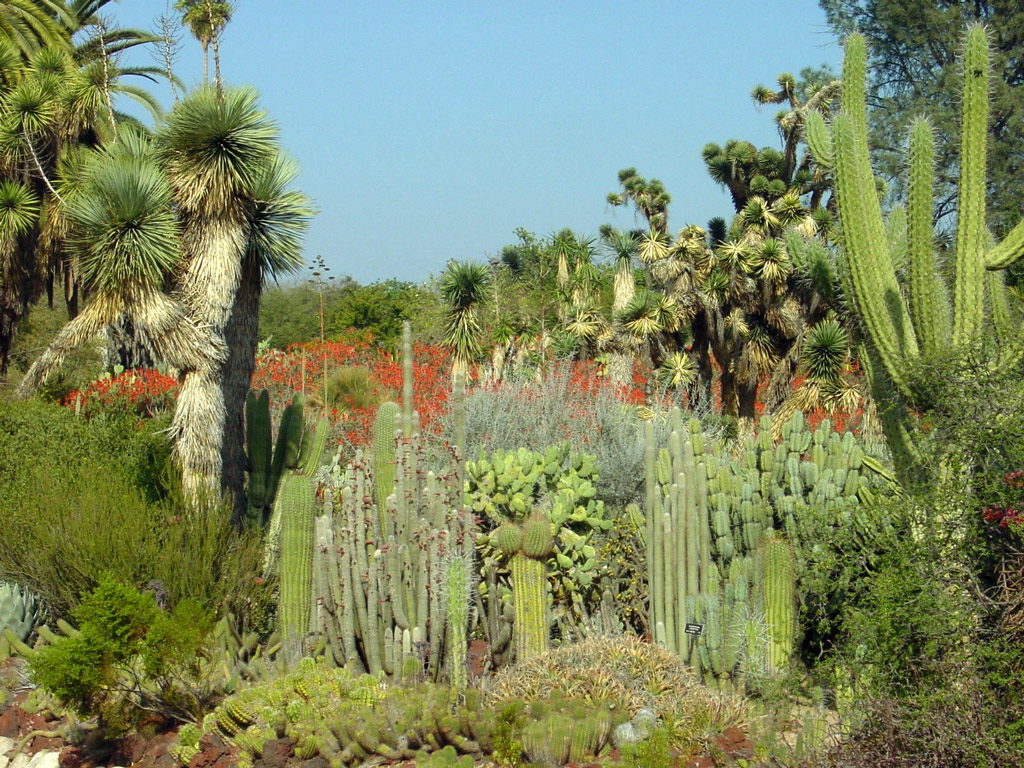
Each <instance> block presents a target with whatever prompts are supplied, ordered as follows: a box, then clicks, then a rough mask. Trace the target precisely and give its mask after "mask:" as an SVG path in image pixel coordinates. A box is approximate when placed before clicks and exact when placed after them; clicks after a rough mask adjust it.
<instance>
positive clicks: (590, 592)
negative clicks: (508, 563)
mask: <svg viewBox="0 0 1024 768" xmlns="http://www.w3.org/2000/svg"><path fill="white" fill-rule="evenodd" d="M598 479H599V477H598V473H597V467H596V465H595V459H594V457H593V456H590V455H588V454H576V455H571V454H570V449H569V445H568V443H563V444H561V445H557V446H552V447H550V448H548V449H547V450H545V451H544V452H539V451H531V450H529V449H527V448H520V449H518V450H517V451H495V452H494V453H493V454H491V455H490V456H486V455H482V456H481V457H480V459H479V460H478V461H469V462H466V486H465V487H466V503H467V504H468V505H469V506H470V507H471V508H472V509H473V511H474V512H476V513H477V514H478V515H480V516H482V517H483V518H484V519H485V520H489V521H490V523H491V527H492V528H495V527H496V530H497V531H498V535H497V536H492V537H490V539H489V540H488V539H485V540H484V541H483V551H482V552H481V556H482V558H481V559H482V563H483V565H484V566H485V567H486V566H487V564H488V561H489V560H491V559H493V558H494V557H495V556H496V555H497V554H498V553H499V552H504V553H506V554H507V555H512V554H514V553H515V552H516V551H518V550H519V549H520V547H521V546H524V547H529V544H524V543H521V542H517V541H514V539H515V536H516V534H514V533H513V532H511V531H510V530H508V529H507V528H505V526H504V524H505V523H507V522H512V523H516V524H521V523H523V522H524V521H526V520H527V519H528V518H529V517H530V516H531V515H534V514H535V513H536V514H541V515H543V516H544V517H546V518H547V520H548V521H549V522H550V524H551V526H550V527H551V532H552V534H553V536H554V540H553V541H552V547H550V554H549V555H548V556H547V562H546V565H547V569H548V574H549V577H550V588H551V593H552V598H553V601H554V608H555V612H556V616H555V617H554V618H557V616H558V615H563V614H565V615H572V612H573V611H574V608H575V606H576V605H578V604H580V603H581V602H583V601H584V600H585V599H587V598H593V599H594V601H595V602H596V600H597V599H598V597H599V593H598V592H596V587H595V584H594V577H595V574H596V573H597V569H596V567H595V566H596V565H597V552H596V549H595V547H594V546H593V544H592V539H593V536H594V534H595V533H596V532H597V531H607V530H608V529H610V528H611V526H612V521H611V519H610V518H606V517H605V509H604V503H603V502H602V501H600V500H599V499H598V498H597V482H598ZM485 527H486V526H485ZM503 528H505V530H503ZM524 532H525V529H524ZM544 548H545V549H549V548H548V547H547V544H545V545H544ZM527 554H529V552H527ZM485 589H486V587H485Z"/></svg>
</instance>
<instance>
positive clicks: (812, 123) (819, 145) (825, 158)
mask: <svg viewBox="0 0 1024 768" xmlns="http://www.w3.org/2000/svg"><path fill="white" fill-rule="evenodd" d="M804 136H805V137H806V139H807V148H808V149H810V150H811V154H812V155H813V156H814V160H815V162H816V163H817V164H818V165H820V166H821V167H822V168H825V169H828V170H831V169H832V168H833V166H834V165H835V153H834V151H833V149H832V134H831V133H830V132H829V129H828V125H826V124H825V116H824V115H822V114H821V112H818V111H817V110H813V111H811V112H808V113H807V118H806V121H805V123H804Z"/></svg>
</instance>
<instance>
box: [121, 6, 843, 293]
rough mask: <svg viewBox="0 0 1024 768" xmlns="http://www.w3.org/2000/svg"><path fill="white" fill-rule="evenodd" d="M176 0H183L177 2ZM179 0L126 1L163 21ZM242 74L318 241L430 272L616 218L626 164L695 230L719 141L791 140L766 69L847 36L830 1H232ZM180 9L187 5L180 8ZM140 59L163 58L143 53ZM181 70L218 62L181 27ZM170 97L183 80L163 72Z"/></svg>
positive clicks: (196, 70) (710, 201) (227, 38)
mask: <svg viewBox="0 0 1024 768" xmlns="http://www.w3.org/2000/svg"><path fill="white" fill-rule="evenodd" d="M171 5H172V6H173V2H172V3H171ZM165 6H166V3H165V0H121V1H120V2H119V3H117V4H114V3H112V4H110V5H109V6H108V9H110V10H111V13H112V15H113V16H114V18H115V19H116V22H117V24H118V25H119V26H127V27H142V28H151V27H152V26H153V22H154V19H155V18H156V17H157V16H159V15H160V14H161V13H163V12H164V11H165ZM235 6H236V7H235V13H234V18H233V19H232V21H231V23H230V24H229V25H228V27H227V29H226V31H225V34H224V38H223V42H222V45H221V58H222V69H223V72H224V77H225V79H226V80H227V81H228V82H229V83H233V84H251V85H254V86H255V87H256V88H257V89H258V90H259V91H260V93H261V94H262V104H263V106H264V107H265V108H266V109H267V110H268V111H269V112H270V113H271V115H272V116H273V117H274V118H275V119H276V120H277V122H278V123H279V125H280V127H281V133H282V141H283V144H284V146H285V147H286V148H287V149H288V151H289V152H290V153H291V154H293V155H294V156H295V157H296V158H297V159H298V161H299V163H300V165H301V167H302V175H301V177H300V180H299V186H300V187H301V188H302V189H303V191H304V192H306V194H308V195H309V196H310V197H311V198H313V200H314V201H315V203H316V205H317V207H318V209H319V211H320V213H319V214H318V215H317V217H316V218H315V220H314V221H313V223H312V226H311V228H310V232H309V235H308V237H307V240H306V251H305V253H306V258H307V261H312V260H313V259H314V258H315V257H316V256H317V255H322V256H323V257H324V259H325V260H326V262H327V264H328V266H329V267H330V268H331V270H332V274H334V275H338V276H340V275H350V276H351V277H353V278H354V279H356V280H358V281H359V282H361V283H367V282H372V281H374V280H384V279H388V278H392V277H394V278H398V279H401V280H410V281H415V282H419V281H422V280H425V279H426V278H427V277H428V276H429V275H431V274H435V275H436V274H438V273H440V272H441V271H442V270H443V269H444V265H445V263H446V262H447V261H448V260H449V259H459V260H478V261H482V260H486V259H487V258H489V257H491V256H493V255H495V254H496V253H499V252H500V250H501V248H502V246H504V245H506V244H508V243H511V242H514V240H515V236H514V234H513V230H515V229H516V228H517V227H525V228H526V229H527V230H530V231H533V232H535V233H537V234H538V235H543V234H547V233H550V232H554V231H557V230H559V229H561V228H563V227H570V228H572V229H574V230H576V231H578V232H582V233H589V234H595V233H596V231H597V228H598V227H599V226H600V225H601V224H602V223H605V222H610V223H612V224H614V225H616V226H620V227H629V226H634V218H633V214H632V212H630V211H627V209H625V208H619V209H612V208H610V207H609V206H608V205H607V204H606V202H605V198H606V196H607V195H608V193H609V192H613V191H616V190H617V173H618V171H619V170H620V169H621V168H625V167H630V166H632V167H636V168H637V170H638V171H639V172H640V173H641V174H642V175H644V176H646V177H648V178H651V177H654V178H659V179H661V180H662V181H663V182H664V183H665V186H666V188H667V189H668V191H669V192H670V193H671V195H672V205H671V206H670V209H669V210H670V219H669V223H670V226H671V228H673V229H679V228H681V227H683V226H684V225H686V224H689V223H696V224H704V223H706V221H707V220H708V219H709V218H710V217H712V216H716V215H722V216H727V215H729V214H730V212H731V206H730V203H729V200H728V197H727V195H726V193H725V192H724V191H722V190H721V189H720V188H719V187H717V186H716V185H715V184H714V183H712V182H711V181H710V180H709V179H708V177H707V174H706V172H705V170H704V166H703V162H702V161H701V157H700V150H701V148H702V147H703V146H704V144H706V143H707V142H709V141H716V142H719V143H724V142H725V141H726V140H728V139H730V138H737V139H746V140H749V141H752V142H754V143H755V144H757V145H758V146H763V145H769V144H770V145H773V146H778V145H779V139H778V135H777V133H776V131H775V127H774V124H773V123H772V115H773V114H774V112H775V108H774V107H769V108H764V109H762V110H761V111H760V112H759V111H758V109H757V108H755V107H754V105H753V103H752V102H751V100H750V90H751V88H752V87H753V86H754V85H756V84H757V83H760V82H763V83H765V84H767V85H769V86H773V85H774V83H775V78H776V76H777V75H778V74H779V73H781V72H792V73H794V74H797V73H799V71H800V70H801V69H802V68H803V67H806V66H819V65H821V64H822V63H826V62H827V63H830V64H832V65H833V67H835V68H837V69H838V63H839V61H840V58H841V51H840V48H839V45H838V43H837V42H836V40H835V38H834V37H833V36H832V34H831V32H830V31H829V29H828V27H827V25H826V24H825V17H824V13H823V12H822V11H821V10H820V9H819V7H818V4H817V2H815V0H770V1H769V2H765V1H764V0H760V1H755V0H719V1H717V2H716V1H714V0H712V1H709V2H694V1H692V0H677V2H623V1H622V0H619V1H618V2H605V0H590V1H589V2H584V1H582V0H580V1H576V2H571V1H569V0H538V1H536V2H534V1H533V0H514V1H510V2H506V1H505V0H474V1H473V2H445V1H444V0H419V1H416V2H414V1H413V0H408V1H407V2H394V1H391V0H235ZM172 13H173V11H172ZM135 60H136V61H137V62H138V63H154V62H152V61H151V60H149V59H148V58H147V57H146V54H142V56H141V57H139V56H136V57H135ZM176 69H177V72H178V74H179V76H180V77H181V78H182V79H183V80H184V81H185V82H186V84H195V83H197V82H198V81H199V80H200V79H201V77H202V63H201V54H200V51H199V46H198V44H197V43H196V42H195V41H194V40H193V39H192V38H191V37H190V36H189V35H188V34H187V32H186V33H185V34H184V38H183V47H182V50H181V52H180V55H179V57H178V60H177V64H176ZM154 90H155V92H157V93H158V94H159V95H160V97H161V100H162V101H163V102H164V103H165V104H167V105H170V103H171V95H170V91H169V89H167V88H164V87H162V86H158V87H156V88H154Z"/></svg>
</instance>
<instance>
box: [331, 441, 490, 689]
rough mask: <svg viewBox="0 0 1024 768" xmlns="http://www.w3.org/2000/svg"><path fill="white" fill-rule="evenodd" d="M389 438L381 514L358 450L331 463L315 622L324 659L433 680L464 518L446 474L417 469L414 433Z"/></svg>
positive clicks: (466, 548) (469, 541)
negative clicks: (343, 463) (392, 450)
mask: <svg viewBox="0 0 1024 768" xmlns="http://www.w3.org/2000/svg"><path fill="white" fill-rule="evenodd" d="M396 442H397V443H398V445H397V450H396V458H395V485H394V489H393V491H392V492H391V493H389V494H388V495H387V505H388V507H387V511H386V514H382V513H381V511H380V510H379V509H378V507H377V504H376V501H375V494H374V492H373V471H372V467H371V464H370V462H369V461H368V459H367V458H366V457H364V456H363V455H362V454H357V455H356V457H355V458H354V459H353V460H352V462H350V463H349V464H348V467H347V468H346V469H345V470H344V471H342V470H341V468H340V466H338V464H337V462H335V464H334V465H333V469H332V472H331V476H330V478H329V479H328V482H327V483H326V485H325V487H324V509H323V514H322V515H320V516H319V517H318V518H317V520H316V537H317V546H316V548H315V558H316V574H317V578H316V582H317V584H316V592H317V613H318V619H317V620H318V628H319V630H320V631H321V632H322V633H323V636H324V637H325V638H326V641H327V656H328V660H329V661H330V662H331V663H333V664H337V665H339V666H348V667H350V668H352V669H354V670H359V671H369V672H370V673H372V674H375V675H377V674H386V675H390V676H397V677H407V676H409V675H419V674H426V675H427V676H428V677H430V678H431V679H436V678H437V677H438V676H439V675H440V673H441V671H442V669H443V667H444V659H445V656H444V649H445V643H446V631H445V630H446V610H447V600H446V595H445V581H446V577H447V574H448V565H449V563H450V562H451V558H452V557H453V556H457V555H462V556H466V557H471V556H472V550H473V540H474V532H473V520H472V517H471V516H469V515H467V514H465V513H464V512H463V510H462V506H461V504H458V499H459V498H460V494H459V493H458V489H457V487H456V481H455V472H454V471H452V472H449V473H447V474H443V475H435V474H434V473H433V472H431V471H428V470H426V469H425V464H426V462H427V459H428V456H427V447H426V444H425V442H424V441H423V440H422V439H421V438H420V436H419V435H413V436H412V437H411V438H409V439H405V438H402V439H401V440H399V441H396ZM336 499H337V500H338V501H337V502H336V501H335V500H336Z"/></svg>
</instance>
